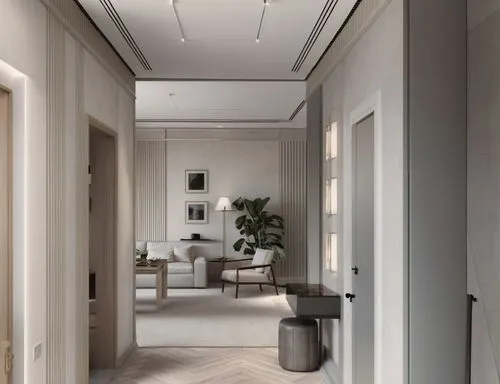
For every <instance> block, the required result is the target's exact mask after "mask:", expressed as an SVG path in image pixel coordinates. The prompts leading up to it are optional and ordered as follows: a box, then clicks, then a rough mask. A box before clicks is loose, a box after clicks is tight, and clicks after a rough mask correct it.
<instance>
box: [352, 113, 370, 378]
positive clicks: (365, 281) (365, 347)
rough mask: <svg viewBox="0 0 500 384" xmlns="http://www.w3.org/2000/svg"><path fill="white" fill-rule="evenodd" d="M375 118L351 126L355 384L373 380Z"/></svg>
mask: <svg viewBox="0 0 500 384" xmlns="http://www.w3.org/2000/svg"><path fill="white" fill-rule="evenodd" d="M374 130H375V119H374V114H373V113H372V114H370V115H368V116H367V117H365V118H364V119H362V120H361V121H359V122H357V123H356V124H355V125H354V126H353V135H352V139H353V143H352V148H353V252H352V255H353V257H352V262H353V266H354V268H353V271H356V272H355V274H354V275H353V292H354V294H355V300H354V302H353V325H354V327H353V331H354V332H353V368H354V383H355V384H373V383H374V376H375V369H374V366H375V348H374V346H375V316H374V313H375V297H374V290H375V281H374V280H375V279H374V277H375V263H374V262H375V252H374V250H375V167H374V164H375V158H374V155H375V153H374Z"/></svg>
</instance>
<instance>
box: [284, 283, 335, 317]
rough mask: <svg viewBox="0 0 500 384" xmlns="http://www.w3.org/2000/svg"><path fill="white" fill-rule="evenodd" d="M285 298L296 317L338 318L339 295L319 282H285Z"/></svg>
mask: <svg viewBox="0 0 500 384" xmlns="http://www.w3.org/2000/svg"><path fill="white" fill-rule="evenodd" d="M286 300H287V301H288V304H289V305H290V308H291V309H292V311H293V313H295V316H297V317H304V318H311V319H340V312H341V307H342V300H341V296H340V295H339V294H338V293H335V292H333V291H332V290H330V289H328V288H327V287H325V286H324V285H320V284H287V286H286Z"/></svg>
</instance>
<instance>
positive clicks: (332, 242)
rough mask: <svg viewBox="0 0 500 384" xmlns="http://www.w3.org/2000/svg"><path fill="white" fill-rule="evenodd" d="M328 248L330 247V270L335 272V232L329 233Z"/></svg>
mask: <svg viewBox="0 0 500 384" xmlns="http://www.w3.org/2000/svg"><path fill="white" fill-rule="evenodd" d="M329 238H330V241H329V243H330V244H329V248H330V252H329V253H330V257H329V258H330V264H329V265H330V271H332V272H337V234H336V233H330V235H329Z"/></svg>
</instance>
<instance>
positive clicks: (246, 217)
mask: <svg viewBox="0 0 500 384" xmlns="http://www.w3.org/2000/svg"><path fill="white" fill-rule="evenodd" d="M269 200H270V198H269V197H266V198H263V199H262V198H256V199H254V200H250V199H245V198H242V197H240V198H238V199H237V200H235V201H234V202H233V205H234V207H235V208H236V209H237V210H238V211H241V212H245V213H244V214H243V215H241V216H239V217H238V218H237V219H236V221H235V225H236V229H238V230H239V231H240V235H242V236H243V237H242V238H240V239H238V240H237V241H236V242H235V243H234V245H233V249H234V250H235V251H237V252H239V251H241V249H242V248H243V254H244V255H254V254H255V251H256V249H257V248H262V249H272V250H273V251H274V254H273V262H274V261H276V260H282V259H284V258H285V250H284V246H283V235H284V228H285V227H284V224H283V223H284V219H283V218H282V217H281V216H279V215H275V214H271V213H269V212H268V211H266V210H265V208H266V205H267V203H269Z"/></svg>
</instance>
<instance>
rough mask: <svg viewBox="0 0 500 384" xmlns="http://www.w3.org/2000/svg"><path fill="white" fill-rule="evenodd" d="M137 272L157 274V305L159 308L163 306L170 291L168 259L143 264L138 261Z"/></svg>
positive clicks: (139, 273) (138, 273)
mask: <svg viewBox="0 0 500 384" xmlns="http://www.w3.org/2000/svg"><path fill="white" fill-rule="evenodd" d="M135 274H136V275H156V305H157V307H158V308H161V307H162V306H163V303H164V301H165V299H166V298H167V293H168V286H167V282H168V280H167V279H168V263H167V262H166V261H160V262H151V263H150V264H147V265H143V264H142V263H141V262H137V264H136V267H135Z"/></svg>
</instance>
